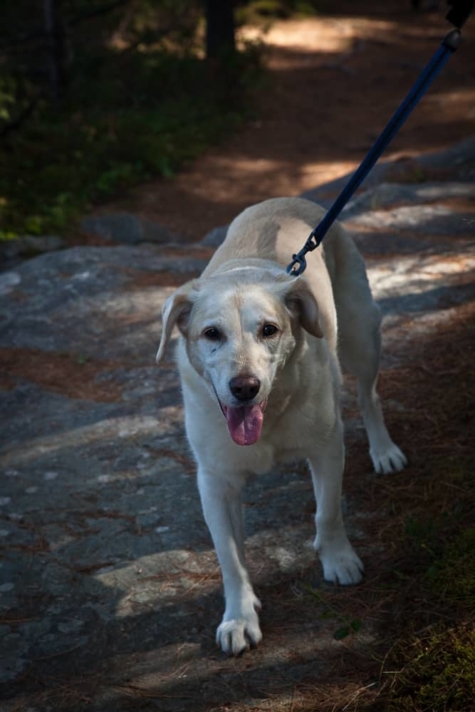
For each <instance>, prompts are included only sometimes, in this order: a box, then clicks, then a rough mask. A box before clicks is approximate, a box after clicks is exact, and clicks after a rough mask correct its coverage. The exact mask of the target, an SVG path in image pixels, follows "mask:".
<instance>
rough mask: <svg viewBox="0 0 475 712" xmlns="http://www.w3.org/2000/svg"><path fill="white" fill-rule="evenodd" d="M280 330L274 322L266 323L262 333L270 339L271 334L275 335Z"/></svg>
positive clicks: (265, 337)
mask: <svg viewBox="0 0 475 712" xmlns="http://www.w3.org/2000/svg"><path fill="white" fill-rule="evenodd" d="M278 331H279V330H278V328H277V327H276V326H274V324H264V326H263V327H262V332H261V333H262V336H263V337H264V339H269V338H270V337H271V336H275V335H276V334H277V332H278Z"/></svg>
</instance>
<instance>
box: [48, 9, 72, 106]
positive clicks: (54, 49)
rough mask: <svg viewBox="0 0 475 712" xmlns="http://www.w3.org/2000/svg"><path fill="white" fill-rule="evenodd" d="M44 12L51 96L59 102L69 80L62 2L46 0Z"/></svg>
mask: <svg viewBox="0 0 475 712" xmlns="http://www.w3.org/2000/svg"><path fill="white" fill-rule="evenodd" d="M44 11H45V31H46V35H47V48H48V49H47V51H48V74H49V85H50V94H51V98H52V99H53V101H59V100H60V99H61V98H62V96H63V93H64V89H65V87H66V80H67V47H66V28H65V24H64V17H63V14H62V12H61V0H44Z"/></svg>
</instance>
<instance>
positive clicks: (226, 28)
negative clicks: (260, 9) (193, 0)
mask: <svg viewBox="0 0 475 712" xmlns="http://www.w3.org/2000/svg"><path fill="white" fill-rule="evenodd" d="M235 50H236V42H235V27H234V0H206V58H207V59H220V58H223V57H224V56H226V55H227V56H229V55H232V54H234V52H235Z"/></svg>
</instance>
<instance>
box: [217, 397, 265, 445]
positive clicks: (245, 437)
mask: <svg viewBox="0 0 475 712" xmlns="http://www.w3.org/2000/svg"><path fill="white" fill-rule="evenodd" d="M225 415H226V422H227V424H228V430H229V434H230V435H231V437H232V439H233V440H234V442H235V443H236V444H237V445H254V443H256V442H257V441H258V440H259V438H260V435H261V430H262V423H263V421H264V413H263V408H262V405H244V406H240V407H239V408H226V412H225Z"/></svg>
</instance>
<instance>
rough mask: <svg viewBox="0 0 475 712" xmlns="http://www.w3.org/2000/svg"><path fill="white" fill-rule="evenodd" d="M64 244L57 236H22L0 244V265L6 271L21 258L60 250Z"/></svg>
mask: <svg viewBox="0 0 475 712" xmlns="http://www.w3.org/2000/svg"><path fill="white" fill-rule="evenodd" d="M64 245H65V243H64V240H63V239H62V238H61V237H58V236H57V235H41V236H34V235H24V236H23V237H18V238H16V239H15V240H7V241H6V242H0V264H1V265H2V266H3V268H4V269H5V267H6V268H7V269H8V268H9V267H11V266H13V265H15V264H16V263H18V261H19V260H20V259H21V258H23V259H24V258H27V257H34V256H35V255H40V254H42V253H44V252H52V251H54V250H61V249H62V248H63V247H64Z"/></svg>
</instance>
